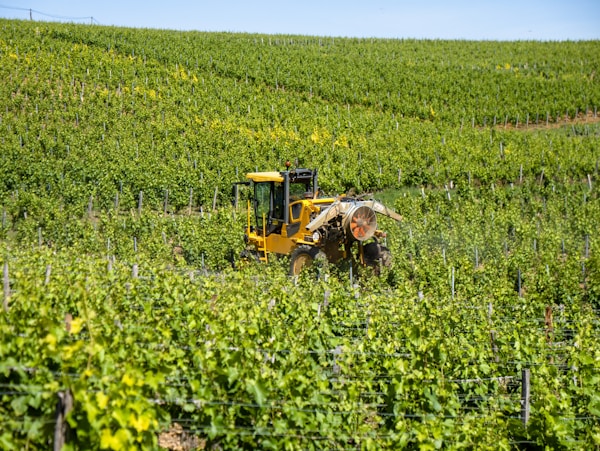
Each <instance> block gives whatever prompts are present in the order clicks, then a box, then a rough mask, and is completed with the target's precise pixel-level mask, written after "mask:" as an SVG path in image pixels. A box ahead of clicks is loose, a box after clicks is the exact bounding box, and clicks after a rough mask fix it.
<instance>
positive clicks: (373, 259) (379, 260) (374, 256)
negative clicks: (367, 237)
mask: <svg viewBox="0 0 600 451" xmlns="http://www.w3.org/2000/svg"><path fill="white" fill-rule="evenodd" d="M363 255H364V258H365V263H366V264H367V266H371V267H373V268H374V270H375V273H376V274H379V272H380V271H381V268H382V267H386V268H389V267H390V266H391V265H392V253H391V252H390V250H389V249H388V248H387V247H385V246H381V245H380V244H379V243H369V244H366V245H365V246H364V248H363Z"/></svg>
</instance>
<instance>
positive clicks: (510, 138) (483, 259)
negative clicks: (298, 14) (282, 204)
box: [0, 20, 600, 450]
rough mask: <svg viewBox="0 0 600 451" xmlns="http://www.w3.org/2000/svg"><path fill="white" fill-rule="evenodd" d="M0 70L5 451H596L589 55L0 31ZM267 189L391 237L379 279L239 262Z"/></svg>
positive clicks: (596, 274) (102, 31) (599, 301)
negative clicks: (243, 193) (256, 188)
mask: <svg viewBox="0 0 600 451" xmlns="http://www.w3.org/2000/svg"><path fill="white" fill-rule="evenodd" d="M0 61H1V64H0V76H1V77H2V80H3V82H2V83H1V84H0V140H1V143H0V149H1V152H0V175H1V176H0V214H1V222H0V250H1V254H0V265H1V267H2V269H3V273H2V276H3V277H2V286H3V298H2V300H3V306H2V308H1V309H0V337H1V339H0V340H1V342H0V343H1V344H0V449H7V450H9V449H11V450H12V449H40V450H42V449H49V448H50V447H51V446H52V445H53V444H54V446H55V449H59V448H60V446H61V445H62V444H64V447H63V449H113V450H121V449H186V450H187V449H215V450H216V449H257V448H260V449H402V448H408V449H424V450H427V449H432V450H433V449H440V448H448V449H458V448H467V449H473V448H477V449H507V450H508V449H600V432H599V431H600V254H599V253H598V249H599V248H600V234H598V230H600V201H599V189H600V188H599V186H598V183H599V182H600V181H599V180H598V172H599V164H600V119H599V116H598V111H597V110H598V106H599V105H600V79H599V77H598V74H597V73H596V71H597V68H598V67H600V43H599V42H597V41H588V42H583V41H582V42H523V41H521V42H468V41H417V40H384V39H351V38H325V37H312V36H292V35H289V36H283V35H280V36H274V35H254V34H234V33H201V32H174V31H168V30H139V29H137V30H134V29H126V28H114V27H102V26H93V25H74V24H57V23H43V22H33V21H17V20H0ZM286 160H290V161H292V162H293V164H294V165H295V166H302V167H310V168H318V169H319V175H320V181H321V185H322V188H323V189H324V190H325V191H326V192H328V193H331V194H342V193H346V192H349V191H351V192H356V193H364V192H370V193H373V195H374V196H375V197H376V198H379V199H382V200H384V201H385V203H386V204H388V205H390V206H393V207H394V209H395V210H396V211H397V212H399V213H400V214H401V215H402V216H403V221H402V222H401V223H395V222H393V221H391V220H390V221H389V222H388V221H387V218H383V219H382V222H383V225H384V226H385V230H387V231H388V232H389V234H388V237H387V243H386V245H387V246H388V247H389V248H390V249H391V251H392V254H393V257H394V259H393V262H392V266H391V267H390V268H386V269H384V270H383V271H382V274H380V275H379V276H375V275H374V274H372V272H371V270H370V269H368V268H356V267H352V266H351V265H350V267H346V266H342V267H340V268H329V269H328V270H319V269H315V270H314V271H307V272H306V273H303V274H302V275H300V276H298V277H289V276H288V275H287V274H288V270H287V263H288V262H287V260H286V259H285V258H281V259H272V261H271V263H270V264H269V265H264V264H259V263H254V262H244V261H242V260H240V259H239V253H240V251H241V250H242V249H243V247H244V243H243V229H244V226H245V224H246V211H245V208H246V206H245V202H239V203H238V204H236V205H233V204H232V199H231V183H232V182H236V181H239V180H242V179H243V178H244V174H245V173H246V172H250V171H267V170H281V169H283V168H284V163H285V161H286ZM57 447H58V448H57Z"/></svg>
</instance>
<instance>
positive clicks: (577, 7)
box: [0, 0, 600, 41]
mask: <svg viewBox="0 0 600 451" xmlns="http://www.w3.org/2000/svg"><path fill="white" fill-rule="evenodd" d="M13 8H19V9H13ZM29 9H32V10H33V12H32V17H33V19H34V20H63V21H72V22H84V23H90V22H91V20H90V19H89V18H90V17H93V18H94V21H95V22H96V23H99V24H101V25H118V26H127V27H141V28H169V29H176V30H200V31H232V32H250V33H267V34H280V33H281V34H301V35H312V36H341V37H378V38H418V39H421V38H427V39H475V40H480V39H486V40H551V41H555V40H582V39H585V40H587V39H600V0H519V1H516V0H501V1H494V2H492V1H487V0H480V1H474V0H447V1H444V0H395V1H394V0H363V1H355V0H346V1H342V0H320V1H317V0H296V1H286V0H279V1H275V0H253V1H242V0H197V1H183V0H169V1H157V0H146V1H141V0H133V1H128V0H121V1H117V0H101V1H100V0H91V1H73V0H0V17H7V18H19V19H29V17H30V13H29V11H28V10H29ZM40 13H44V14H48V15H50V16H60V18H56V17H49V16H45V15H42V14H40ZM83 17H87V18H88V19H87V20H86V19H74V18H83Z"/></svg>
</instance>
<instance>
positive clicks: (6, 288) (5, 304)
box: [2, 262, 10, 312]
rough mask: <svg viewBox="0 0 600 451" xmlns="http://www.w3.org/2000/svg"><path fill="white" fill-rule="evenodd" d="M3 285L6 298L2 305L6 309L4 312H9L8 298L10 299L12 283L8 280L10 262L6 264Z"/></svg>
mask: <svg viewBox="0 0 600 451" xmlns="http://www.w3.org/2000/svg"><path fill="white" fill-rule="evenodd" d="M2 280H3V285H4V298H3V301H2V305H3V307H4V311H5V312H8V298H9V297H10V281H9V279H8V262H4V271H3V278H2Z"/></svg>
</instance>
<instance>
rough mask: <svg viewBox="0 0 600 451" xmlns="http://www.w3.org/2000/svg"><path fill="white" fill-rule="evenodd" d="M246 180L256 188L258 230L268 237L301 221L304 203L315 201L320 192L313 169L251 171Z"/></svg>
mask: <svg viewBox="0 0 600 451" xmlns="http://www.w3.org/2000/svg"><path fill="white" fill-rule="evenodd" d="M246 178H248V179H249V180H251V182H252V185H253V191H254V192H253V194H254V196H253V200H254V205H253V209H254V217H255V220H256V229H257V231H259V233H261V234H262V233H264V234H266V235H270V234H272V233H281V232H282V230H283V226H284V225H290V223H292V222H296V221H297V220H299V219H300V214H301V212H302V202H301V200H303V199H313V198H315V197H316V196H315V194H316V193H317V191H318V183H317V171H316V170H311V169H295V170H292V171H282V172H251V173H249V174H247V175H246ZM263 228H264V229H265V230H264V231H263Z"/></svg>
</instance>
